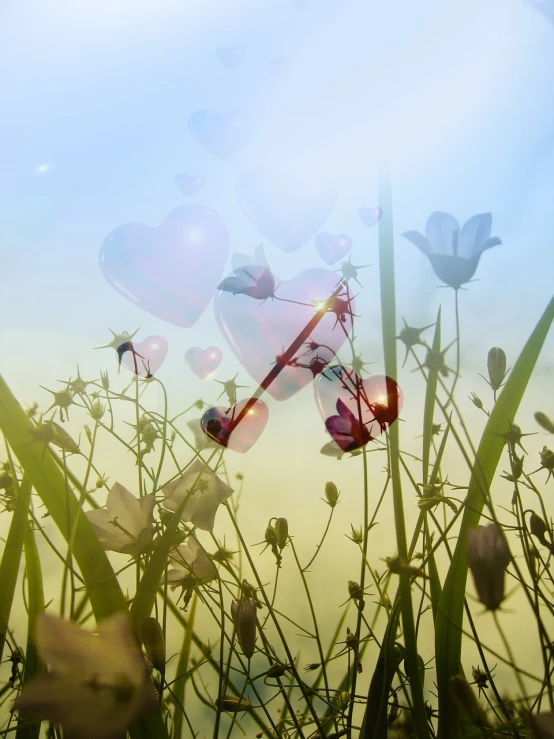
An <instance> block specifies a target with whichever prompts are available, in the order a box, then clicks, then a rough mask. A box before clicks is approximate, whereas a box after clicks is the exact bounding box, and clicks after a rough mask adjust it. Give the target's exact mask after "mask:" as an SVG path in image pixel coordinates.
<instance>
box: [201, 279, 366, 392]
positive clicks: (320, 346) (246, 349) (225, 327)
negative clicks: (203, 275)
mask: <svg viewBox="0 0 554 739" xmlns="http://www.w3.org/2000/svg"><path fill="white" fill-rule="evenodd" d="M246 269H247V268H246ZM273 277H274V280H275V285H276V287H275V295H276V299H272V298H268V299H266V300H265V301H260V300H257V299H255V298H254V297H251V296H249V295H245V294H236V295H233V294H232V293H231V292H226V291H219V292H217V293H216V297H215V300H214V310H215V316H216V320H217V323H218V325H219V328H220V329H221V332H222V334H223V336H224V337H225V340H226V341H227V343H228V344H229V346H230V348H231V351H232V352H233V354H234V355H235V356H236V357H237V359H238V360H239V362H240V363H241V364H242V366H243V367H244V369H245V370H246V371H247V372H248V374H249V375H250V376H251V377H252V378H253V379H254V381H255V382H257V383H258V384H261V383H262V381H263V380H264V378H265V377H266V376H267V375H268V373H269V372H270V370H272V368H273V367H274V366H275V364H276V362H277V361H279V360H278V357H279V356H280V355H283V354H284V352H285V351H286V350H287V349H288V348H289V346H291V344H292V343H293V341H294V340H295V339H297V337H298V336H299V335H300V334H301V332H302V331H303V330H304V329H305V328H306V326H307V324H308V323H309V322H310V320H311V319H312V318H313V317H314V315H315V314H316V312H317V310H318V307H316V305H314V303H317V304H321V303H323V302H324V301H326V300H328V298H330V296H331V295H332V294H333V292H334V291H335V290H336V289H337V287H338V284H339V281H338V278H337V275H336V274H335V273H334V272H331V271H330V270H327V269H320V268H317V269H308V270H305V271H304V272H301V273H300V274H298V275H297V276H296V277H293V278H292V279H291V280H279V278H278V277H276V276H275V275H273ZM277 298H279V299H277ZM287 301H294V302H287ZM299 303H301V304H300V305H299ZM330 307H331V308H334V309H335V310H336V312H324V313H323V315H322V318H321V320H320V322H319V323H318V324H317V326H316V328H315V329H314V331H313V332H312V333H311V335H310V336H309V337H307V338H306V341H305V342H304V343H303V345H302V346H301V347H300V348H299V349H298V350H297V351H296V353H295V355H294V357H293V358H292V360H291V361H290V362H289V363H288V364H286V365H284V366H283V369H282V370H281V371H280V372H279V374H278V375H277V377H276V378H275V379H274V380H273V382H272V383H271V384H270V385H269V387H268V389H267V391H268V393H269V394H270V395H271V396H272V397H273V398H276V399H277V400H286V399H287V398H290V397H292V396H293V395H294V394H295V393H297V392H298V391H299V390H301V389H302V388H303V387H305V386H306V385H308V384H309V383H310V382H311V381H312V380H313V378H314V377H316V376H317V374H318V373H319V372H321V371H322V369H324V368H325V367H326V366H327V364H328V363H329V362H330V361H332V359H333V357H334V356H335V354H336V352H337V351H338V350H339V349H340V347H341V346H342V345H343V344H344V342H345V341H346V336H347V334H348V333H349V332H350V330H351V328H352V317H351V315H350V314H351V313H355V310H354V304H353V301H352V300H350V301H349V300H348V299H347V296H346V293H344V295H343V297H342V298H340V299H338V300H335V301H333V304H332V306H330ZM319 310H322V308H321V306H319Z"/></svg>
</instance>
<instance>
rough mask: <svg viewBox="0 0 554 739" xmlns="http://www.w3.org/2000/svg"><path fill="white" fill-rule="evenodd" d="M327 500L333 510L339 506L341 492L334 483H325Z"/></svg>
mask: <svg viewBox="0 0 554 739" xmlns="http://www.w3.org/2000/svg"><path fill="white" fill-rule="evenodd" d="M325 498H326V500H327V503H328V504H329V505H330V506H331V508H334V507H335V506H336V505H337V503H338V500H339V491H338V489H337V486H336V485H335V483H334V482H326V483H325Z"/></svg>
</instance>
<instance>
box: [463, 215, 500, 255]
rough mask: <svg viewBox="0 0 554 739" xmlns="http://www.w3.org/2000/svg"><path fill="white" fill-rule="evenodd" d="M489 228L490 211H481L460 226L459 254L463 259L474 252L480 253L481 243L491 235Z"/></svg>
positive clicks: (490, 222) (490, 225)
mask: <svg viewBox="0 0 554 739" xmlns="http://www.w3.org/2000/svg"><path fill="white" fill-rule="evenodd" d="M491 228H492V216H491V214H490V213H481V214H479V215H476V216H473V217H472V218H470V219H469V221H467V223H465V224H464V227H463V228H462V234H461V236H460V247H459V250H458V253H459V255H460V256H461V257H463V258H464V259H471V257H473V256H474V255H475V254H480V253H481V251H482V246H483V244H484V243H485V241H486V240H487V239H488V238H489V237H490V235H491Z"/></svg>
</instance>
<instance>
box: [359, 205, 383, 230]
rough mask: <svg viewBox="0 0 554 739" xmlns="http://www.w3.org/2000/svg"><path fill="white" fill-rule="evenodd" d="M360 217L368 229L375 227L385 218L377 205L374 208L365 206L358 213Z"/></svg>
mask: <svg viewBox="0 0 554 739" xmlns="http://www.w3.org/2000/svg"><path fill="white" fill-rule="evenodd" d="M358 215H359V216H360V218H361V219H362V221H363V222H364V223H365V225H366V226H367V227H368V228H372V226H375V225H376V224H377V223H379V221H380V220H381V218H382V217H383V211H382V209H381V208H379V207H378V206H377V205H376V206H375V207H374V208H368V207H366V206H364V207H363V208H360V210H359V211H358Z"/></svg>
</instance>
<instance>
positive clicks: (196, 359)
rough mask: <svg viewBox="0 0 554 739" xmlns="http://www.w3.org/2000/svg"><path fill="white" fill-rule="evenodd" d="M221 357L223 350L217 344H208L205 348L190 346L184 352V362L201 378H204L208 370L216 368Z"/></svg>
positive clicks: (208, 372)
mask: <svg viewBox="0 0 554 739" xmlns="http://www.w3.org/2000/svg"><path fill="white" fill-rule="evenodd" d="M222 359H223V352H222V351H221V349H218V348H217V346H209V347H208V348H207V349H201V348H200V347H199V346H192V347H191V348H190V349H187V350H186V352H185V362H186V363H187V364H188V366H189V367H190V369H191V370H192V371H193V372H194V374H195V375H196V376H197V377H199V378H200V379H201V380H204V379H205V378H206V377H207V376H208V375H209V374H210V372H213V371H214V370H216V369H217V368H218V367H219V365H220V363H221V360H222Z"/></svg>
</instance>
